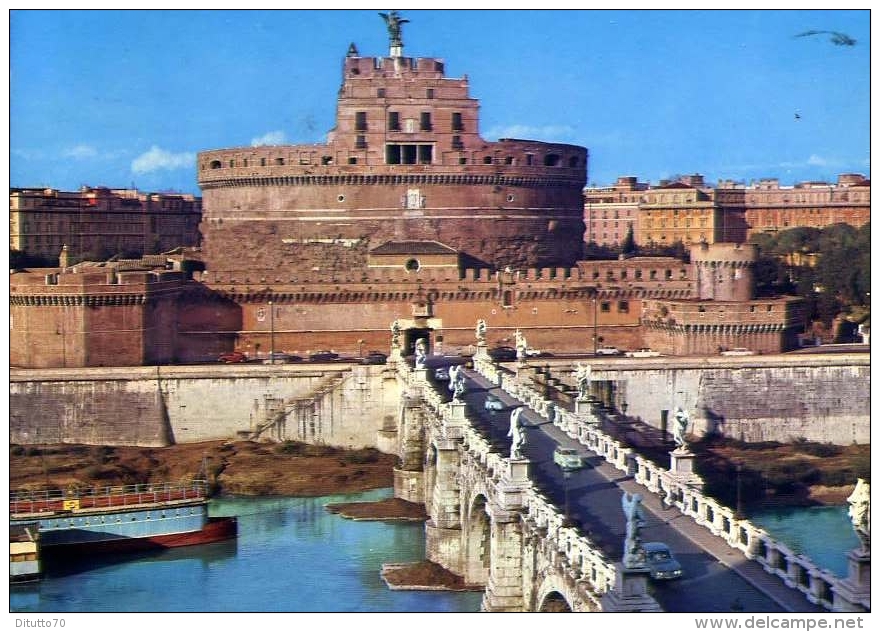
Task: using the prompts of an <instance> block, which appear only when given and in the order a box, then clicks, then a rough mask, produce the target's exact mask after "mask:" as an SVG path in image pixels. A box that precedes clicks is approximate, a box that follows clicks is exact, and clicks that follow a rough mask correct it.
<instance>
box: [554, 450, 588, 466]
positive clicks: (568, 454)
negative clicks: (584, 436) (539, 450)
mask: <svg viewBox="0 0 880 632" xmlns="http://www.w3.org/2000/svg"><path fill="white" fill-rule="evenodd" d="M553 462H554V463H556V465H558V466H559V467H561V468H562V469H563V470H564V471H570V470H579V469H581V468H582V467H583V466H584V458H583V457H582V456H581V455H580V454H578V451H577V450H575V449H574V448H563V447H562V446H556V449H555V450H553Z"/></svg>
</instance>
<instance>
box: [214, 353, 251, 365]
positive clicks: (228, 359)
mask: <svg viewBox="0 0 880 632" xmlns="http://www.w3.org/2000/svg"><path fill="white" fill-rule="evenodd" d="M247 361H248V357H247V355H246V354H244V353H242V352H241V351H230V352H229V353H223V354H220V357H218V358H217V362H225V363H226V364H235V363H237V362H247Z"/></svg>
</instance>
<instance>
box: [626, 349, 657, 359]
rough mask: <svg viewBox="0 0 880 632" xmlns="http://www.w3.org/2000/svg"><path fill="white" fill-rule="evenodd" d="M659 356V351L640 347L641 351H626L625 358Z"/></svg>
mask: <svg viewBox="0 0 880 632" xmlns="http://www.w3.org/2000/svg"><path fill="white" fill-rule="evenodd" d="M659 355H660V352H659V351H654V350H652V349H648V348H647V347H642V348H641V349H637V350H635V351H627V352H626V357H627V358H656V357H657V356H659Z"/></svg>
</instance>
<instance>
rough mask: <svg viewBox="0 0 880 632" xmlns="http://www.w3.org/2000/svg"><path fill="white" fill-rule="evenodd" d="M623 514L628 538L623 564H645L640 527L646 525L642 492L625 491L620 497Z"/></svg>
mask: <svg viewBox="0 0 880 632" xmlns="http://www.w3.org/2000/svg"><path fill="white" fill-rule="evenodd" d="M620 504H621V506H622V507H623V515H624V516H626V539H625V540H624V542H623V565H624V566H626V567H627V568H638V567H641V566H644V565H645V550H644V549H643V548H642V540H641V538H640V537H639V529H641V528H642V527H643V526H644V525H645V514H644V511H643V510H642V496H641V494H628V493H627V492H623V496H622V497H621V499H620Z"/></svg>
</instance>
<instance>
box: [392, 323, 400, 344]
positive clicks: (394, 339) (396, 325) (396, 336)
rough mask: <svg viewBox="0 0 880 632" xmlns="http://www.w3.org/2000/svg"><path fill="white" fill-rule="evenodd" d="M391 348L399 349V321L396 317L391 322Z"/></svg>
mask: <svg viewBox="0 0 880 632" xmlns="http://www.w3.org/2000/svg"><path fill="white" fill-rule="evenodd" d="M391 348H392V349H400V321H399V320H397V319H396V318H395V319H394V322H393V323H391Z"/></svg>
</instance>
